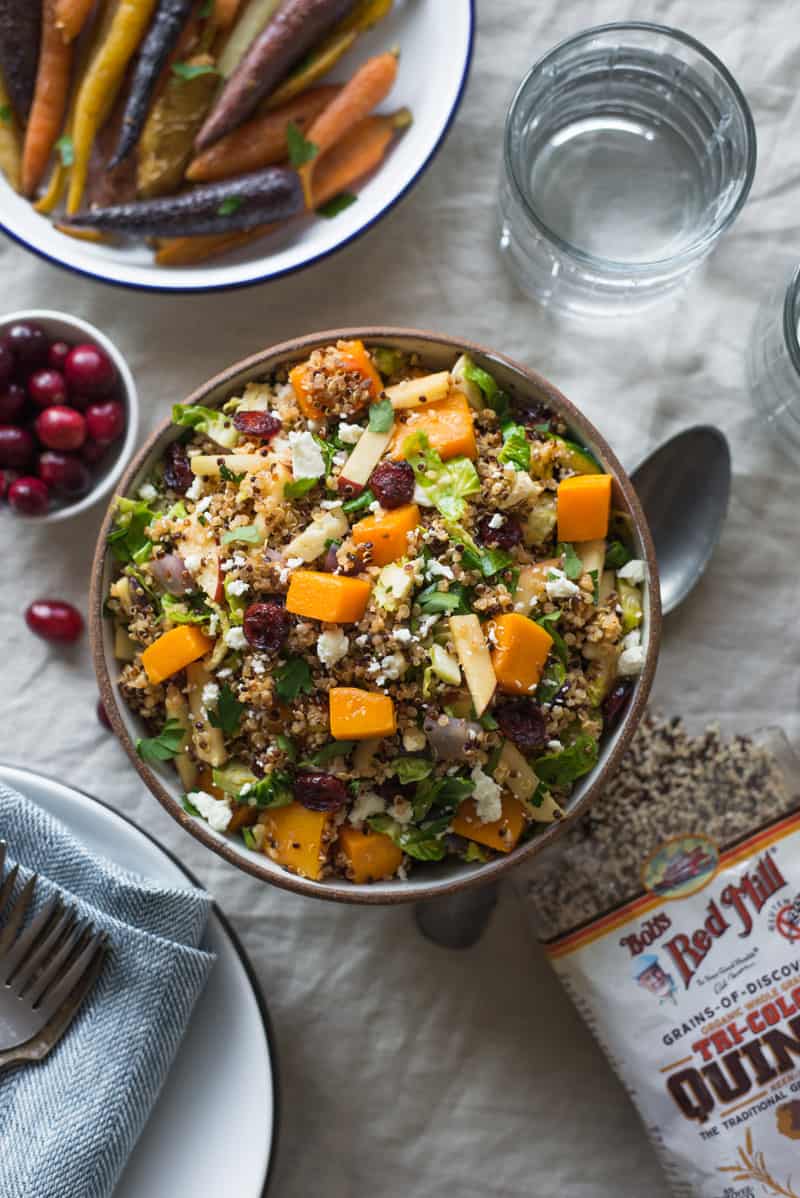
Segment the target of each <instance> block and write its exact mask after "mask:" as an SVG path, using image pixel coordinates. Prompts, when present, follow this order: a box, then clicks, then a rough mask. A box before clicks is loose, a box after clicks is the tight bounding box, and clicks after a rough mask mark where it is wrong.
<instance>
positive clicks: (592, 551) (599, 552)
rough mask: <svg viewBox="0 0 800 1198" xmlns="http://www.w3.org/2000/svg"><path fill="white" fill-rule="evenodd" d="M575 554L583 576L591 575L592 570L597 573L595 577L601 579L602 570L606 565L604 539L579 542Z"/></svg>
mask: <svg viewBox="0 0 800 1198" xmlns="http://www.w3.org/2000/svg"><path fill="white" fill-rule="evenodd" d="M575 552H576V553H577V555H578V557H579V558H580V559H581V565H582V566H583V572H584V574H591V572H592V570H596V571H597V577H598V579H599V578H602V576H603V569H604V567H605V564H606V543H605V540H604V539H601V540H599V541H581V543H580V544H579V545H576V546H575Z"/></svg>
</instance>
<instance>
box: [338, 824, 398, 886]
mask: <svg viewBox="0 0 800 1198" xmlns="http://www.w3.org/2000/svg"><path fill="white" fill-rule="evenodd" d="M339 849H340V850H341V852H342V855H343V856H344V857H345V859H346V860H347V865H348V873H349V875H350V877H351V878H352V880H353V881H354V882H359V883H364V882H380V881H381V880H382V879H383V878H391V877H393V876H394V875H395V874H396V873H397V869H398V866H399V865H400V863H401V862H402V860H403V852H402V849H399V848H398V847H397V845H396V844H395V843H394V841H393V840H391V839H390V837H388V836H384V834H383V833H382V832H362V831H361V830H360V829H358V828H353V827H352V826H350V825H348V824H344V825H343V826H342V828H341V830H340V832H339Z"/></svg>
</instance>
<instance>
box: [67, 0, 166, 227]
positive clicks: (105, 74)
mask: <svg viewBox="0 0 800 1198" xmlns="http://www.w3.org/2000/svg"><path fill="white" fill-rule="evenodd" d="M155 3H156V0H119V4H118V6H117V8H116V9H115V11H114V15H113V18H112V20H111V25H110V28H109V30H108V33H107V35H106V37H105V38H104V39H103V41H102V42H101V44H100V45H99V46H98V49H97V53H96V54H95V56H94V58H93V59H92V62H91V64H90V66H89V70H88V71H87V73H86V75H85V77H84V79H83V82H82V84H81V87H80V90H79V92H78V97H77V101H76V105H75V124H74V131H73V138H72V140H73V146H74V154H75V160H74V163H73V165H72V172H71V175H70V181H69V193H68V195H67V212H68V214H69V215H70V216H72V215H73V214H74V213H75V212H77V211H78V208H79V207H80V203H81V200H82V198H83V189H84V187H85V186H86V175H87V173H88V170H89V158H90V156H91V152H92V142H93V141H94V138H95V135H96V133H97V131H98V129H99V128H100V126H101V125H102V123H103V121H104V120H105V118H106V117H107V116H108V114H109V112H110V111H111V108H112V107H113V105H114V101H115V100H116V98H117V92H118V91H119V88H120V86H121V84H122V80H123V77H124V75H125V68H126V67H127V65H128V63H129V61H130V59H131V58H132V56H133V54H134V52H135V51H136V50H137V49H138V47H139V43H140V42H141V40H142V37H143V35H144V31H145V29H146V28H147V26H148V23H149V21H150V18H151V16H152V15H153V9H154V8H155Z"/></svg>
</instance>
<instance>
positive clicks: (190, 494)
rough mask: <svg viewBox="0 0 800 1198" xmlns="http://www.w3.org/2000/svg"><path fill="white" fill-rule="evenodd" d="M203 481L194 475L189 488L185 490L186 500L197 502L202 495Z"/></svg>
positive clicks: (197, 475)
mask: <svg viewBox="0 0 800 1198" xmlns="http://www.w3.org/2000/svg"><path fill="white" fill-rule="evenodd" d="M203 486H204V483H203V480H202V478H201V477H200V475H199V474H196V475H195V477H194V480H193V482H192V484H191V486H189V487H187V488H186V498H187V499H194V500H197V499H199V498H200V496H201V495H202V494H203Z"/></svg>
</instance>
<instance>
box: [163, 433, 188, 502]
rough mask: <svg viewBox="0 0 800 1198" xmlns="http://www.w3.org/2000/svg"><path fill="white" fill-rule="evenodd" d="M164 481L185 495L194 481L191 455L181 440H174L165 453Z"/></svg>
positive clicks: (172, 488)
mask: <svg viewBox="0 0 800 1198" xmlns="http://www.w3.org/2000/svg"><path fill="white" fill-rule="evenodd" d="M164 482H165V483H166V484H167V486H168V487H169V488H170V489H171V490H173V491H177V492H178V494H179V495H185V494H186V492H187V491H188V489H189V487H191V485H192V483H193V482H194V475H193V474H192V467H191V465H190V464H189V455H188V454H187V452H186V450H185V448H184V446H183V445H182V444H181V443H180V441H173V442H172V443H171V444H170V445H168V446H167V451H166V453H165V454H164Z"/></svg>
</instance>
